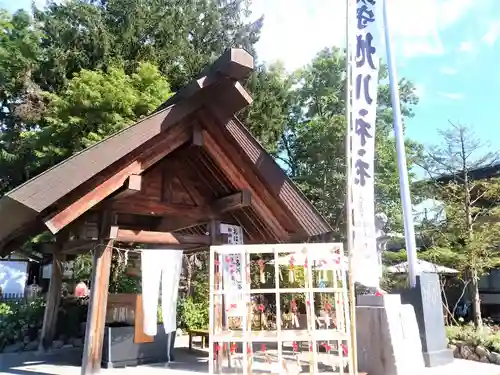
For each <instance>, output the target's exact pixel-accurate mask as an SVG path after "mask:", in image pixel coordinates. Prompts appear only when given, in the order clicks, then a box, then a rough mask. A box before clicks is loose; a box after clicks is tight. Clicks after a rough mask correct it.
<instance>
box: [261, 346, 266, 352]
mask: <svg viewBox="0 0 500 375" xmlns="http://www.w3.org/2000/svg"><path fill="white" fill-rule="evenodd" d="M260 350H262V351H263V352H265V351H266V344H262V345H261V346H260Z"/></svg>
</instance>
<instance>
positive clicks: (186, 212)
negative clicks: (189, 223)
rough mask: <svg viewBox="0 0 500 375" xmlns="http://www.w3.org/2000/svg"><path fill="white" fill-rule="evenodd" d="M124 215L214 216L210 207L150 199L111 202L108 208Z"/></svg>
mask: <svg viewBox="0 0 500 375" xmlns="http://www.w3.org/2000/svg"><path fill="white" fill-rule="evenodd" d="M107 207H108V208H109V209H110V210H113V211H115V212H118V213H122V214H136V215H148V216H180V217H188V218H193V219H203V218H208V217H210V216H211V215H212V212H211V211H210V208H209V207H205V208H203V207H193V206H186V205H182V204H171V203H164V202H159V201H155V200H148V199H134V200H129V201H127V200H125V201H116V202H114V201H113V202H111V203H110V204H109V206H107Z"/></svg>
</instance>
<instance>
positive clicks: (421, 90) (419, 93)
mask: <svg viewBox="0 0 500 375" xmlns="http://www.w3.org/2000/svg"><path fill="white" fill-rule="evenodd" d="M415 94H416V95H417V96H418V97H419V99H422V97H423V96H424V94H425V86H424V85H423V84H422V83H417V84H416V85H415Z"/></svg>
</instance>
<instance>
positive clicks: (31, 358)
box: [0, 348, 82, 375]
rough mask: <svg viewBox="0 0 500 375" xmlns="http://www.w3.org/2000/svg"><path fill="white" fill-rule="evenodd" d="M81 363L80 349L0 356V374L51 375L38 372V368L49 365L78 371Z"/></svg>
mask: <svg viewBox="0 0 500 375" xmlns="http://www.w3.org/2000/svg"><path fill="white" fill-rule="evenodd" d="M81 362H82V348H62V349H58V350H55V351H53V352H49V353H38V352H22V353H9V354H1V355H0V374H2V375H3V374H9V375H11V374H12V375H53V374H54V373H53V372H43V371H39V370H38V368H40V367H45V365H50V366H57V367H61V368H68V367H69V368H71V367H73V368H75V369H79V368H80V365H81ZM66 373H67V372H66ZM66 373H62V374H66ZM75 374H76V373H75Z"/></svg>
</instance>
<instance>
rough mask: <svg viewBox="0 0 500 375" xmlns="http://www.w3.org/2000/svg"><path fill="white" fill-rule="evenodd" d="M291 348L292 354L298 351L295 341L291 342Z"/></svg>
mask: <svg viewBox="0 0 500 375" xmlns="http://www.w3.org/2000/svg"><path fill="white" fill-rule="evenodd" d="M292 346H293V351H294V352H297V351H299V346H298V345H297V343H296V342H295V341H294V342H293V344H292Z"/></svg>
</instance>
